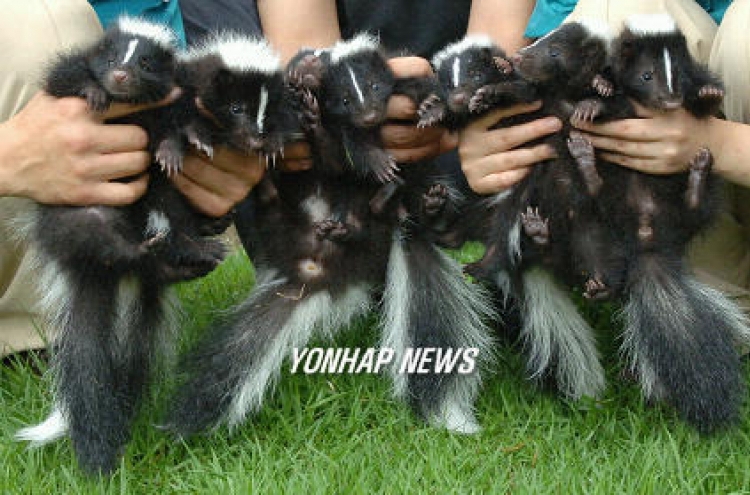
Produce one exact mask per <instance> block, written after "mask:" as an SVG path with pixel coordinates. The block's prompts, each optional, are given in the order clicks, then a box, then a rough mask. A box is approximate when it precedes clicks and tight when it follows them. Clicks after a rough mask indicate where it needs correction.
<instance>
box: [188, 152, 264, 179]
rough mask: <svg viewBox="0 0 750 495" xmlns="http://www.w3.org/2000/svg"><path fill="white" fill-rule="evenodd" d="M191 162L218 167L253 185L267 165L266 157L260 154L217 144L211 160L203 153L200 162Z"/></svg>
mask: <svg viewBox="0 0 750 495" xmlns="http://www.w3.org/2000/svg"><path fill="white" fill-rule="evenodd" d="M196 158H197V155H196ZM190 162H191V163H196V164H197V163H202V164H205V165H208V168H209V169H211V168H217V169H219V170H221V171H223V172H226V173H228V174H230V175H233V176H234V177H235V178H236V180H242V181H244V182H245V183H247V184H253V185H254V184H255V182H254V181H255V180H256V177H257V175H258V173H259V172H260V171H261V170H263V169H264V168H265V167H266V161H265V158H261V156H260V155H257V154H250V155H248V154H245V153H240V152H237V151H234V150H232V149H230V148H228V147H226V146H217V147H216V148H215V149H214V156H213V158H212V159H211V160H210V161H209V160H207V159H206V158H205V157H204V156H202V155H201V156H200V162H198V161H197V160H190ZM201 168H206V167H201ZM261 173H262V172H261Z"/></svg>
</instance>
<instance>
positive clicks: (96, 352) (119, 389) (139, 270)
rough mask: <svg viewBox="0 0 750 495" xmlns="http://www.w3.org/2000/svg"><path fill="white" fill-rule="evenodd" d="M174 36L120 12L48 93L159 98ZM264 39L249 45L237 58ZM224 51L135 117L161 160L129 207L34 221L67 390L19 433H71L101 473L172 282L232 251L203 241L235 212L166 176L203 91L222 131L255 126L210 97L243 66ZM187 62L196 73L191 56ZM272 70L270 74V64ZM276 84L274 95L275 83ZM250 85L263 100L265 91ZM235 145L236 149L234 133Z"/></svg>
mask: <svg viewBox="0 0 750 495" xmlns="http://www.w3.org/2000/svg"><path fill="white" fill-rule="evenodd" d="M171 40H172V38H171V33H170V32H169V31H168V30H166V29H165V28H163V27H161V26H159V25H154V24H149V23H146V22H144V21H141V20H137V19H131V18H121V19H120V20H119V21H118V22H117V24H116V25H115V26H114V27H113V28H111V29H109V30H108V31H107V32H106V33H105V35H104V37H103V39H102V41H101V42H100V43H98V44H97V45H96V46H94V47H91V48H89V49H83V50H80V51H76V52H74V53H72V54H70V55H66V56H63V57H62V58H61V59H60V60H59V61H58V62H57V63H56V64H55V66H54V67H53V68H52V70H51V72H50V75H49V76H48V79H47V90H48V91H49V92H50V93H51V94H53V95H55V96H66V95H67V96H83V97H86V98H87V100H88V101H89V104H90V106H91V107H92V108H94V109H99V110H102V109H105V108H106V107H107V106H108V104H109V103H110V102H112V101H124V102H129V103H142V102H151V101H158V100H160V99H162V98H164V97H165V96H166V95H167V93H168V92H169V91H170V90H171V88H172V87H173V86H174V85H175V83H176V82H177V80H178V75H179V74H183V72H182V71H183V69H182V68H180V67H179V66H180V65H181V63H180V62H179V61H178V60H176V59H175V56H174V50H173V48H172V41H171ZM235 41H236V40H235V39H234V38H232V43H233V44H234V42H235ZM257 46H258V43H257V42H254V41H252V40H248V41H247V43H245V44H244V45H241V46H239V47H237V50H238V51H235V52H230V54H229V57H231V56H234V57H238V56H239V55H241V53H238V52H239V51H241V50H244V49H253V48H256V49H257ZM214 47H215V48H216V50H217V54H216V55H215V56H214V58H216V59H221V60H222V61H223V62H224V64H223V65H222V64H220V63H217V64H215V65H214V67H215V68H213V69H206V70H205V72H204V74H206V79H204V80H203V81H201V82H203V84H202V85H199V84H192V83H190V82H189V81H186V80H185V79H184V78H183V80H181V81H180V84H182V85H184V87H185V91H184V94H183V96H182V98H183V99H182V100H181V101H179V102H177V103H176V104H175V107H168V108H165V109H158V110H155V111H153V112H148V113H143V114H139V115H136V116H135V117H133V118H132V120H131V119H129V120H126V121H127V122H132V123H138V124H141V125H143V126H144V127H145V128H146V129H147V131H148V133H149V136H150V147H151V150H152V152H153V154H154V157H155V160H156V161H155V162H154V164H153V165H152V167H151V181H150V183H149V189H148V190H147V192H146V194H145V195H144V196H143V198H141V199H140V200H139V201H137V202H136V203H134V204H133V205H130V206H126V207H121V208H111V207H100V206H96V207H48V206H42V207H40V209H39V215H38V218H37V219H36V221H35V223H34V226H33V239H34V241H35V243H36V245H37V247H38V249H39V252H40V257H41V262H42V265H43V267H44V272H45V277H47V279H49V280H54V281H55V282H54V283H50V287H51V290H50V292H49V294H48V295H47V296H46V297H45V298H44V301H43V302H44V305H45V306H46V313H47V314H49V315H50V320H51V326H52V327H53V328H55V330H56V332H57V335H55V337H54V342H53V347H52V350H53V370H54V376H55V380H56V390H57V397H56V406H55V411H54V412H53V413H52V415H51V416H50V418H49V419H48V420H47V421H46V422H45V423H43V424H42V425H40V426H38V427H35V428H28V429H25V430H23V431H21V432H20V433H19V435H18V437H19V438H20V439H25V440H31V441H32V442H35V443H45V442H47V441H50V440H53V439H55V438H57V437H59V436H61V435H63V434H64V433H65V431H66V430H68V429H69V432H70V436H71V440H72V442H73V446H74V449H75V451H76V454H77V457H78V459H79V463H80V464H81V466H82V467H83V468H84V469H85V470H86V471H89V472H92V473H95V472H105V473H106V472H109V471H111V470H112V469H114V467H115V466H116V462H117V458H118V456H119V454H120V453H121V450H122V449H123V446H124V444H125V443H126V442H127V440H128V438H129V429H130V423H131V422H132V419H133V417H134V415H135V414H136V412H137V410H138V405H139V403H140V400H141V397H142V395H143V393H144V391H145V389H146V387H147V384H148V380H149V376H150V374H151V372H150V367H151V363H152V361H153V358H154V356H153V354H154V352H155V350H156V348H157V340H159V338H160V335H161V333H162V332H160V328H161V327H162V326H164V325H163V322H164V320H166V319H167V317H168V316H169V315H168V311H167V307H166V306H167V303H168V297H167V288H168V286H169V285H170V284H172V283H173V282H176V281H179V280H185V279H190V278H194V277H197V276H202V275H204V274H206V273H208V272H209V271H211V270H212V269H213V268H215V267H216V266H217V265H218V263H219V262H220V261H221V259H222V258H223V255H224V248H223V245H222V243H220V242H219V241H217V240H213V239H209V238H206V237H205V236H207V235H213V234H217V233H219V232H220V231H221V230H223V229H224V228H225V227H226V226H227V218H228V217H227V218H224V219H219V220H214V219H208V218H207V217H203V216H202V215H200V214H198V213H197V212H195V211H193V210H192V208H191V207H190V206H189V205H188V204H187V202H186V200H185V199H184V198H183V197H182V196H181V195H180V194H179V193H178V192H177V190H176V189H174V188H173V187H172V186H171V183H170V181H169V180H168V178H167V174H168V173H169V172H170V169H169V167H170V166H172V164H173V163H175V162H174V161H170V159H171V158H170V157H169V156H167V155H166V154H164V150H166V149H173V148H169V147H168V146H166V145H165V144H164V142H165V141H167V142H169V141H170V140H174V137H173V136H174V133H175V132H176V131H177V132H182V131H181V128H180V127H178V126H179V125H181V123H182V122H183V121H184V122H188V123H189V122H193V121H195V120H196V118H197V117H195V115H197V110H190V107H191V105H194V103H193V101H194V100H195V95H196V94H199V95H201V97H202V99H203V100H205V103H204V106H205V108H206V109H207V110H208V111H209V112H211V115H212V116H213V119H214V121H215V123H214V124H213V125H212V126H211V127H210V129H211V132H212V135H213V134H219V133H225V132H230V131H234V130H238V129H237V128H238V127H241V126H243V125H248V124H247V122H245V121H232V120H229V119H227V118H226V116H225V114H222V113H221V112H220V105H219V104H218V103H217V104H216V106H213V105H212V104H209V101H210V102H211V103H213V102H214V101H217V102H218V101H220V100H221V99H222V96H233V94H232V93H229V92H226V93H222V94H221V95H219V97H218V98H215V100H211V99H210V98H207V97H203V95H204V94H211V90H210V87H209V86H210V84H211V81H212V78H211V75H210V71H211V70H213V72H214V75H216V73H218V72H220V71H219V68H222V69H223V70H224V71H225V72H226V73H227V74H229V73H232V72H233V71H235V70H237V69H236V67H235V66H233V65H232V59H231V58H229V60H226V59H223V58H221V55H222V53H221V52H220V50H219V47H220V45H219V44H218V43H217V44H216V45H214ZM256 51H257V50H256ZM206 56H207V57H208V55H206ZM240 60H242V61H243V63H242V64H241V68H240V69H239V70H240V71H242V72H243V73H247V72H250V71H251V70H250V69H249V66H248V63H247V58H245V59H240ZM184 65H185V66H186V67H187V69H190V68H191V64H190V61H189V60H188V61H187V62H185V63H184ZM263 71H265V72H266V73H267V72H269V71H270V70H269V69H268V68H267V67H265V66H264V67H263ZM258 72H261V71H258ZM277 73H278V75H279V78H278V79H276V80H272V81H273V83H272V84H276V85H277V86H281V82H280V81H281V79H280V74H281V71H280V68H279V69H278V70H277ZM184 74H190V72H189V71H188V70H185V72H184ZM276 81H278V84H277V83H276ZM159 84H160V86H159ZM193 88H200V89H201V90H202V91H205V93H199V92H197V90H195V89H193ZM268 88H269V90H268V92H269V94H270V93H272V91H273V90H272V89H270V88H271V84H269V86H268ZM247 91H248V92H250V93H251V94H252V95H253V97H257V95H258V94H259V92H260V89H259V88H256V90H255V91H252V90H251V89H249V88H248V89H247ZM242 103H243V104H246V105H247V107H248V108H251V107H252V105H253V104H255V105H256V107H255V108H251V109H250V111H251V112H253V111H254V112H255V113H253V117H254V118H253V123H255V120H256V119H255V116H256V115H257V116H258V117H257V118H258V119H260V118H261V117H260V116H265V113H264V112H259V111H257V105H258V103H257V102H256V101H254V100H250V101H249V102H244V101H243V102H242ZM225 106H229V105H228V103H225ZM275 108H276V107H274V108H273V109H270V108H269V109H268V112H269V113H270V112H271V111H272V110H273V111H275ZM186 109H187V110H186ZM269 120H271V118H270V117H269ZM178 135H179V134H178ZM203 142H206V139H205V138H204V141H203ZM208 142H211V141H208ZM225 142H226V143H227V144H229V145H232V144H234V141H232V140H231V139H226V140H225ZM241 144H243V145H244V143H241ZM237 147H238V148H239V149H241V150H247V149H248V147H247V146H243V147H240V146H237ZM204 149H205V148H204ZM174 156H177V155H174V154H173V155H171V157H172V158H173V157H174ZM177 168H179V167H177ZM82 233H83V235H82Z"/></svg>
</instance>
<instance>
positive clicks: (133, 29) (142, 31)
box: [116, 16, 177, 49]
mask: <svg viewBox="0 0 750 495" xmlns="http://www.w3.org/2000/svg"><path fill="white" fill-rule="evenodd" d="M116 26H117V27H118V28H119V29H120V31H122V32H123V33H126V34H130V35H133V36H139V37H143V38H147V39H149V40H151V41H153V42H155V43H157V44H158V45H161V46H162V47H163V48H168V49H169V48H175V46H177V35H176V34H175V33H174V31H172V29H170V28H169V26H166V25H164V24H157V23H155V22H149V21H147V20H145V19H141V18H138V17H128V16H122V17H120V18H119V19H117V24H116Z"/></svg>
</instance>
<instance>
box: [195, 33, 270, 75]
mask: <svg viewBox="0 0 750 495" xmlns="http://www.w3.org/2000/svg"><path fill="white" fill-rule="evenodd" d="M211 55H218V56H219V57H220V58H221V60H222V62H223V63H224V65H225V66H226V67H227V68H228V69H230V70H235V71H238V72H257V73H261V74H269V75H270V74H274V73H276V72H279V71H281V58H280V57H279V55H278V53H276V51H274V49H273V48H271V46H270V45H269V44H268V42H266V41H265V40H261V39H258V38H251V37H248V36H243V35H241V34H237V33H231V32H227V33H214V34H213V35H211V36H209V37H208V38H206V39H205V40H204V41H203V42H202V43H201V44H199V45H197V46H195V47H193V48H191V49H190V50H188V51H187V53H185V54H184V55H183V56H182V59H183V60H184V61H187V62H189V61H192V60H197V59H200V58H203V57H208V56H211Z"/></svg>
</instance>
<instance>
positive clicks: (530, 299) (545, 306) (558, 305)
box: [505, 266, 605, 399]
mask: <svg viewBox="0 0 750 495" xmlns="http://www.w3.org/2000/svg"><path fill="white" fill-rule="evenodd" d="M505 285H507V284H505ZM522 286H523V288H522V290H523V294H522V298H521V300H522V303H521V318H522V320H523V327H522V329H521V336H522V338H523V339H524V340H525V343H526V346H527V348H528V350H529V357H528V369H529V373H530V375H531V377H532V378H541V377H542V376H543V375H544V374H546V373H547V372H548V370H549V369H550V368H551V367H553V366H554V367H555V370H556V380H557V386H558V389H559V390H560V392H561V393H562V394H563V395H564V396H566V397H568V398H571V399H579V398H580V397H581V396H584V395H587V396H590V397H597V396H599V395H600V394H601V392H602V391H603V390H604V387H605V379H604V369H603V368H602V365H601V363H600V362H599V353H598V352H597V350H596V338H595V335H594V331H593V329H592V328H591V327H590V326H589V324H588V323H587V322H586V320H584V319H583V317H582V316H581V314H580V313H579V311H578V308H576V305H575V304H574V303H573V301H572V300H571V298H570V296H569V294H568V292H567V291H566V290H564V289H563V288H561V287H560V285H559V284H558V283H557V282H556V281H555V280H554V278H553V277H552V275H551V274H550V273H549V272H548V271H546V270H544V269H542V268H540V267H537V266H535V267H531V268H528V269H526V270H525V271H524V272H523V275H522Z"/></svg>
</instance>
